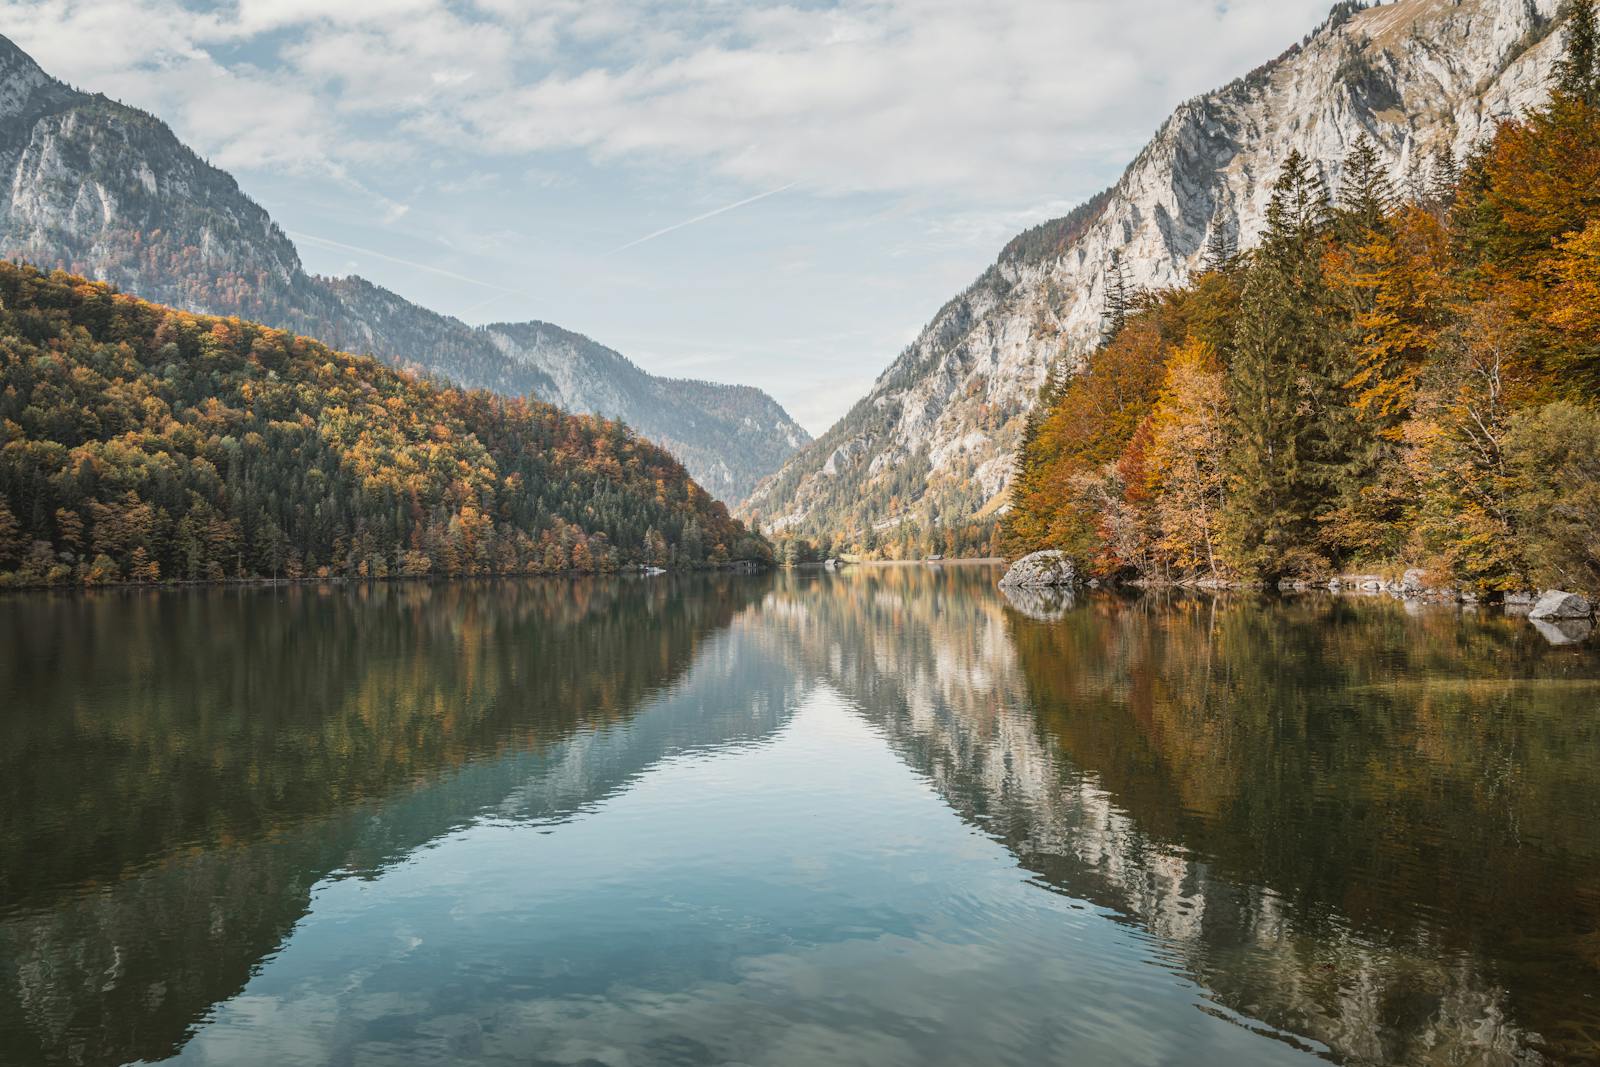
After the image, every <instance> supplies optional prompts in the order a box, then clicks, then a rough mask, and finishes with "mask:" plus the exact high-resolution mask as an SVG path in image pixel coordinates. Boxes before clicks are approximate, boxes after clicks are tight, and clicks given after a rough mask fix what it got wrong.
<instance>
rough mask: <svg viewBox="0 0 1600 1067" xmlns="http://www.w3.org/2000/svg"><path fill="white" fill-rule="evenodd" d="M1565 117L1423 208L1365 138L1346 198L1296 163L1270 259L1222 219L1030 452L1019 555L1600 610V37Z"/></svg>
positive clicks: (1575, 56) (1058, 377) (1272, 232)
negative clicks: (1428, 587)
mask: <svg viewBox="0 0 1600 1067" xmlns="http://www.w3.org/2000/svg"><path fill="white" fill-rule="evenodd" d="M1596 21H1597V19H1596V11H1595V5H1594V4H1593V3H1592V2H1589V0H1584V2H1581V3H1578V4H1575V5H1574V6H1573V7H1572V9H1571V13H1570V15H1569V18H1568V22H1567V30H1566V40H1565V49H1564V55H1563V58H1562V59H1561V62H1560V63H1559V65H1558V68H1557V72H1556V85H1555V86H1554V88H1553V90H1552V92H1551V95H1550V97H1549V99H1548V100H1547V102H1546V103H1545V104H1544V105H1543V106H1542V107H1540V108H1539V109H1538V110H1536V111H1534V112H1533V113H1531V114H1529V115H1528V116H1527V117H1525V118H1523V119H1520V120H1517V121H1507V122H1504V123H1502V124H1501V125H1500V126H1499V128H1498V129H1497V131H1496V133H1495V134H1494V136H1493V137H1492V138H1490V139H1489V140H1488V141H1487V142H1486V143H1484V144H1481V145H1480V146H1478V147H1477V148H1475V149H1474V150H1473V151H1472V152H1471V153H1470V154H1469V156H1468V158H1466V159H1465V160H1464V161H1462V162H1460V163H1459V164H1458V163H1457V161H1456V160H1455V159H1454V158H1453V157H1452V156H1451V155H1450V154H1449V152H1448V151H1441V152H1439V153H1436V154H1435V156H1434V158H1433V160H1432V162H1431V164H1430V165H1428V166H1427V167H1426V168H1424V167H1420V166H1413V168H1412V170H1411V172H1410V174H1409V175H1408V177H1407V179H1406V180H1405V181H1404V183H1403V186H1402V187H1401V188H1399V189H1397V188H1395V186H1394V184H1393V183H1392V182H1391V181H1390V179H1389V178H1388V177H1387V172H1386V168H1385V167H1384V164H1383V161H1382V159H1381V157H1380V155H1379V152H1378V150H1377V148H1376V146H1375V145H1374V144H1373V143H1372V141H1371V140H1370V139H1369V138H1367V137H1366V136H1364V135H1363V136H1362V137H1361V138H1360V139H1358V140H1357V141H1356V142H1355V143H1354V145H1353V147H1352V150H1351V152H1350V154H1349V156H1348V157H1347V158H1346V160H1345V165H1344V167H1343V174H1342V179H1341V182H1340V186H1339V189H1338V191H1337V194H1336V195H1330V193H1329V191H1328V189H1327V188H1326V186H1325V184H1324V180H1323V177H1322V175H1321V174H1320V173H1319V171H1318V169H1317V167H1316V166H1315V165H1314V164H1313V163H1312V162H1311V161H1309V160H1307V159H1306V158H1305V157H1303V156H1302V155H1300V154H1299V153H1294V154H1291V155H1290V156H1289V158H1288V159H1287V160H1286V161H1285V162H1284V164H1283V167H1282V170H1281V173H1280V174H1279V176H1278V178H1277V181H1276V184H1275V187H1274V189H1273V195H1272V199H1271V205H1270V207H1269V210H1268V214H1267V220H1266V230H1265V233H1264V235H1263V237H1262V239H1261V241H1260V244H1259V246H1258V247H1257V248H1255V249H1254V250H1253V251H1251V252H1249V253H1247V254H1244V255H1239V254H1236V253H1235V252H1234V250H1233V249H1232V248H1231V247H1230V246H1229V244H1228V243H1227V241H1226V240H1225V239H1224V238H1223V237H1222V236H1221V228H1220V227H1218V226H1215V225H1214V226H1213V240H1212V245H1211V247H1210V248H1209V250H1208V253H1207V255H1206V258H1205V262H1204V267H1203V269H1202V271H1201V272H1200V273H1199V274H1198V275H1197V276H1196V277H1195V278H1194V279H1193V280H1192V282H1191V283H1190V284H1188V285H1186V286H1183V287H1181V288H1176V289H1172V290H1166V291H1161V292H1156V293H1143V294H1128V295H1126V296H1125V297H1124V300H1125V304H1124V305H1119V306H1117V307H1112V308H1109V309H1108V312H1109V313H1108V316H1107V317H1108V331H1107V333H1108V336H1107V339H1106V341H1105V343H1104V344H1103V345H1102V346H1101V347H1100V348H1099V349H1098V350H1097V351H1096V352H1095V353H1094V354H1093V355H1092V356H1091V357H1090V359H1089V360H1088V363H1087V366H1086V367H1085V368H1084V369H1083V371H1082V372H1081V373H1079V374H1076V375H1074V376H1072V377H1070V378H1068V377H1066V376H1065V375H1063V374H1062V373H1061V372H1060V371H1059V370H1053V371H1052V372H1051V374H1050V375H1049V377H1048V379H1047V381H1046V384H1045V386H1044V388H1043V390H1042V393H1041V396H1040V398H1039V402H1038V404H1037V406H1036V407H1035V409H1034V411H1033V413H1032V414H1031V416H1030V418H1029V422H1028V425H1027V428H1026V431H1025V434H1024V441H1023V445H1022V447H1021V450H1020V451H1019V454H1018V458H1017V468H1016V475H1015V480H1014V483H1013V488H1012V508H1011V510H1010V512H1009V513H1008V515H1007V516H1006V518H1005V520H1004V523H1003V528H1002V543H1003V546H1004V548H1005V549H1006V551H1007V552H1008V553H1010V554H1021V553H1024V552H1027V551H1032V550H1036V549H1041V548H1059V549H1063V550H1066V551H1068V552H1070V553H1072V554H1074V555H1076V556H1078V557H1079V558H1081V559H1083V560H1084V561H1086V562H1087V563H1088V565H1089V566H1090V567H1091V568H1092V569H1093V570H1094V571H1095V572H1096V573H1097V574H1100V575H1105V576H1123V577H1139V578H1143V579H1145V580H1154V581H1216V582H1233V581H1246V582H1251V581H1267V582H1273V581H1281V580H1284V579H1290V580H1293V579H1310V578H1315V577H1318V576H1322V575H1326V574H1328V573H1330V572H1333V571H1337V570H1339V569H1344V568H1350V567H1361V568H1369V567H1370V568H1382V567H1400V566H1407V565H1413V564H1415V565H1423V566H1425V567H1427V568H1428V569H1429V571H1430V572H1431V573H1432V574H1433V575H1435V576H1437V577H1439V578H1440V579H1442V580H1448V581H1454V582H1458V583H1461V584H1462V585H1464V586H1466V587H1470V588H1473V589H1476V590H1479V591H1480V592H1483V593H1488V594H1494V593H1496V592H1506V591H1511V590H1518V589H1525V588H1533V587H1542V586H1557V585H1559V586H1565V587H1572V588H1580V589H1586V590H1596V589H1600V410H1597V401H1600V45H1597V41H1600V33H1597V32H1596Z"/></svg>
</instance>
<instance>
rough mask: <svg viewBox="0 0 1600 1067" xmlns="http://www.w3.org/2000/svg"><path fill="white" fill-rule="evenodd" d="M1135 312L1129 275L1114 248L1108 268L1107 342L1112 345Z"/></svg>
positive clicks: (1118, 252)
mask: <svg viewBox="0 0 1600 1067" xmlns="http://www.w3.org/2000/svg"><path fill="white" fill-rule="evenodd" d="M1131 310H1133V290H1132V289H1131V287H1130V286H1129V285H1128V276H1127V273H1126V272H1125V271H1124V270H1123V269H1122V253H1121V251H1120V250H1118V249H1115V248H1113V249H1112V250H1111V263H1110V265H1109V266H1108V267H1106V311H1105V341H1106V343H1108V344H1109V343H1110V342H1111V341H1112V340H1114V339H1115V338H1116V336H1117V334H1119V333H1121V332H1122V328H1123V327H1124V326H1126V325H1127V324H1128V312H1129V311H1131Z"/></svg>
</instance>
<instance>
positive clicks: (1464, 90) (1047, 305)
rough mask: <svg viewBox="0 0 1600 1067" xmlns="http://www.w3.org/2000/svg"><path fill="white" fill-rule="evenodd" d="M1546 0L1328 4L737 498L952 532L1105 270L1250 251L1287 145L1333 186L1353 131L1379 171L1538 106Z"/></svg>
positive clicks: (1013, 249)
mask: <svg viewBox="0 0 1600 1067" xmlns="http://www.w3.org/2000/svg"><path fill="white" fill-rule="evenodd" d="M1559 6H1560V0H1398V2H1396V3H1391V4H1385V5H1382V6H1378V7H1372V8H1363V7H1362V6H1361V5H1359V4H1357V3H1351V2H1345V3H1341V4H1339V5H1338V6H1337V7H1335V8H1334V11H1333V13H1332V15H1331V16H1330V17H1329V18H1328V20H1327V21H1326V22H1325V23H1324V24H1323V25H1322V26H1320V27H1319V28H1318V29H1317V30H1316V31H1315V32H1313V33H1312V34H1311V35H1309V36H1308V37H1307V38H1306V39H1305V40H1304V41H1302V42H1301V43H1299V44H1297V45H1295V46H1293V47H1291V48H1290V49H1289V50H1288V51H1286V52H1285V53H1284V54H1283V55H1281V56H1279V57H1278V58H1277V59H1275V60H1273V61H1272V62H1270V63H1267V64H1265V65H1264V66H1262V67H1260V68H1258V69H1257V70H1255V71H1253V72H1251V73H1250V74H1248V75H1247V76H1245V77H1243V78H1240V79H1238V80H1237V81H1235V82H1233V83H1232V84H1230V85H1228V86H1226V87H1225V88H1223V89H1220V90H1218V91H1216V92H1212V93H1208V94H1206V95H1204V96H1200V97H1197V98H1195V99H1193V100H1190V101H1188V102H1186V103H1184V104H1183V105H1181V106H1180V107H1179V108H1178V109H1177V110H1176V111H1175V112H1174V113H1173V114H1172V116H1171V117H1170V118H1168V119H1167V121H1166V122H1165V123H1164V124H1163V125H1162V126H1161V128H1160V130H1159V131H1158V132H1157V133H1156V135H1155V138H1154V139H1153V140H1152V141H1151V142H1150V143H1149V144H1148V145H1147V146H1146V147H1145V148H1144V150H1143V151H1141V152H1140V153H1139V155H1138V157H1137V158H1136V159H1135V160H1134V161H1133V163H1132V164H1131V165H1130V166H1129V167H1128V169H1127V170H1126V171H1125V172H1124V173H1123V175H1122V177H1121V179H1120V180H1119V181H1118V182H1117V183H1116V185H1115V186H1113V187H1112V188H1111V189H1109V190H1107V191H1106V192H1104V193H1101V194H1100V195H1098V196H1096V197H1094V198H1093V199H1091V200H1090V201H1089V202H1088V203H1086V204H1084V205H1083V206H1082V207H1080V208H1078V209H1077V210H1076V211H1074V212H1073V213H1072V214H1070V215H1068V216H1067V217H1065V218H1062V219H1057V220H1054V221H1051V222H1047V223H1044V224H1043V225H1041V226H1038V227H1035V228H1034V229H1031V230H1029V231H1027V232H1025V233H1023V234H1021V235H1019V236H1018V237H1016V238H1015V239H1013V240H1012V241H1011V242H1010V243H1009V244H1008V245H1006V247H1005V248H1004V249H1003V250H1002V251H1001V253H1000V256H999V258H998V259H997V260H996V262H995V263H994V265H993V266H991V267H990V268H989V269H988V270H986V271H985V272H984V273H983V275H982V276H981V277H979V278H978V279H977V281H975V282H973V284H972V285H971V286H970V287H969V288H968V289H967V290H966V291H965V292H963V293H961V294H960V295H958V296H957V297H955V298H954V299H952V300H951V301H950V302H949V303H947V304H945V305H944V307H943V308H941V309H940V310H939V312H938V313H937V314H936V315H935V316H934V318H933V321H932V322H930V323H929V324H928V326H927V327H926V328H925V329H924V330H923V331H922V333H921V335H920V336H919V337H918V338H917V339H916V341H914V342H913V343H912V344H911V346H910V347H908V348H907V349H906V350H905V351H904V352H902V353H901V354H900V356H899V357H898V358H897V359H895V360H894V362H893V363H891V364H890V365H889V367H888V369H887V370H885V371H884V372H883V374H882V375H881V376H879V378H878V380H877V381H876V382H875V383H874V385H873V387H872V390H871V391H870V392H869V393H868V394H867V396H865V397H864V398H862V399H861V400H860V401H859V402H857V404H856V405H855V406H854V407H853V408H852V409H851V410H850V411H849V413H848V414H846V415H845V417H844V418H843V419H841V420H840V421H839V422H838V423H837V424H836V425H834V426H833V427H832V428H831V429H829V430H828V432H827V433H825V434H823V436H822V437H821V438H819V439H818V440H817V441H816V442H815V443H813V444H812V445H811V446H810V447H808V448H804V449H802V450H801V451H800V452H798V453H797V454H796V455H795V456H794V457H793V458H791V459H790V460H789V462H788V463H786V464H785V465H784V467H783V469H782V470H781V471H779V472H778V474H776V475H775V476H773V477H772V478H771V479H769V480H768V481H767V482H765V483H764V484H763V485H762V486H761V487H760V488H759V489H757V490H756V492H755V493H753V494H752V495H751V497H750V498H749V499H748V500H747V501H746V502H745V503H744V504H743V505H742V506H741V509H740V513H741V514H742V515H744V516H745V517H747V518H751V519H753V520H756V521H758V522H759V523H760V524H761V526H762V528H763V529H767V530H769V531H774V532H780V533H781V532H785V531H792V532H795V533H799V534H804V535H810V536H818V537H822V538H828V537H837V538H842V539H843V540H844V541H846V542H850V541H854V542H855V543H856V545H857V546H858V547H868V548H870V547H871V543H872V540H873V537H874V536H875V535H874V533H873V532H872V531H876V536H883V535H884V534H885V533H887V532H889V531H893V530H895V529H896V528H897V527H901V526H902V525H904V524H906V523H914V524H916V525H918V526H919V527H927V526H932V525H939V526H944V527H947V528H948V527H953V526H958V525H961V524H964V523H969V522H971V521H972V520H973V519H974V518H975V517H976V518H983V517H987V516H989V515H992V514H994V513H995V512H996V511H998V510H1000V509H1001V508H1003V507H1004V506H1005V492H1006V488H1007V485H1008V483H1009V480H1010V476H1011V471H1012V455H1013V453H1014V452H1015V450H1016V447H1017V444H1018V443H1019V441H1020V439H1021V434H1022V429H1023V423H1024V421H1025V416H1026V414H1027V411H1028V409H1029V408H1030V407H1031V405H1032V402H1033V399H1034V397H1035V396H1036V395H1037V392H1038V389H1039V387H1040V385H1041V384H1042V383H1043V381H1044V378H1045V373H1046V369H1047V367H1048V366H1049V365H1050V364H1051V363H1052V362H1055V361H1062V362H1063V363H1064V365H1065V366H1066V367H1067V368H1068V369H1069V370H1070V369H1072V368H1074V367H1078V366H1081V365H1082V360H1083V358H1084V357H1085V356H1086V355H1087V354H1088V353H1089V352H1090V351H1092V350H1093V348H1094V347H1095V345H1096V344H1097V343H1098V341H1099V339H1100V336H1101V331H1102V314H1103V311H1104V308H1105V306H1106V281H1107V269H1108V265H1109V264H1110V262H1111V259H1112V255H1113V253H1116V254H1117V255H1119V256H1120V259H1121V262H1122V264H1123V271H1124V275H1125V277H1126V280H1127V281H1128V283H1130V284H1131V285H1134V286H1138V287H1142V288H1150V289H1154V288H1163V287H1168V286H1172V285H1176V284H1179V283H1182V282H1183V281H1185V280H1187V279H1188V278H1189V276H1190V275H1191V272H1192V271H1193V270H1194V268H1195V267H1196V266H1197V265H1199V263H1200V261H1201V260H1202V258H1203V255H1204V251H1205V248H1206V246H1207V243H1208V240H1209V239H1210V237H1211V235H1212V232H1213V230H1214V229H1219V228H1220V230H1221V231H1222V232H1223V234H1224V235H1225V236H1226V237H1228V238H1230V239H1232V240H1235V241H1237V242H1238V243H1239V244H1240V245H1241V246H1244V247H1248V246H1249V245H1250V244H1251V243H1252V242H1253V241H1254V240H1255V238H1256V237H1258V236H1259V234H1260V233H1261V231H1262V229H1263V227H1264V225H1265V215H1266V205H1267V201H1268V198H1269V195H1270V192H1271V186H1272V182H1273V180H1274V178H1275V177H1276V176H1277V173H1278V170H1279V167H1280V165H1281V163H1282V162H1283V160H1284V159H1285V157H1287V156H1288V155H1289V153H1290V152H1291V151H1294V150H1296V149H1298V150H1299V151H1300V152H1302V153H1303V154H1304V155H1306V156H1307V157H1308V158H1310V159H1311V160H1312V161H1314V162H1315V163H1316V164H1317V165H1318V166H1319V167H1320V168H1321V170H1322V172H1323V175H1324V177H1325V178H1326V179H1327V180H1328V181H1329V182H1330V183H1331V184H1333V185H1335V186H1337V182H1338V180H1339V176H1340V171H1341V164H1342V161H1343V159H1344V157H1345V155H1346V154H1347V153H1348V151H1349V150H1350V147H1351V145H1352V143H1353V142H1354V141H1355V140H1356V139H1357V137H1358V136H1359V135H1360V134H1362V133H1363V132H1364V133H1366V134H1368V135H1369V136H1370V137H1371V138H1372V139H1373V140H1374V141H1375V142H1376V143H1377V144H1378V146H1379V148H1380V151H1381V152H1382V153H1383V155H1384V157H1385V162H1386V164H1387V165H1388V166H1389V168H1390V170H1391V173H1392V175H1393V177H1394V178H1395V180H1396V181H1397V182H1399V183H1402V184H1403V183H1405V182H1406V180H1407V178H1408V176H1412V177H1415V176H1416V175H1417V174H1419V173H1420V174H1422V175H1423V176H1424V177H1425V176H1426V173H1427V161H1428V160H1430V159H1431V158H1432V157H1433V155H1434V153H1435V152H1436V151H1438V150H1440V149H1444V148H1448V149H1450V150H1451V151H1452V152H1453V153H1454V154H1455V155H1456V157H1457V158H1460V157H1462V156H1464V155H1465V154H1466V153H1467V151H1468V150H1469V149H1470V148H1471V147H1472V146H1473V145H1474V144H1476V143H1478V142H1479V141H1480V140H1482V139H1483V138H1485V137H1486V136H1487V135H1488V134H1490V133H1491V132H1492V131H1493V129H1494V126H1495V123H1496V122H1497V120H1499V119H1501V118H1505V117H1509V116H1512V115H1516V114H1521V113H1523V112H1524V111H1526V110H1527V109H1528V108H1529V107H1531V106H1533V105H1534V104H1536V103H1537V102H1539V101H1540V100H1541V99H1542V97H1543V93H1544V89H1545V87H1546V85H1547V82H1548V78H1549V74H1550V70H1551V67H1552V64H1553V62H1554V60H1555V58H1556V55H1557V53H1558V51H1559V36H1560V35H1559V34H1558V33H1556V32H1555V31H1556V29H1557V23H1558V15H1557V12H1558V8H1559Z"/></svg>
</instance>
